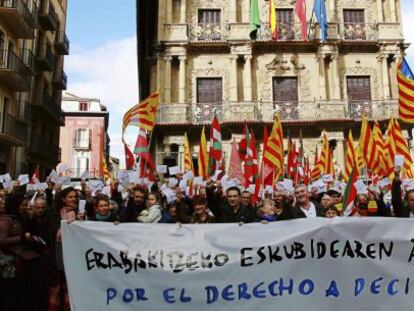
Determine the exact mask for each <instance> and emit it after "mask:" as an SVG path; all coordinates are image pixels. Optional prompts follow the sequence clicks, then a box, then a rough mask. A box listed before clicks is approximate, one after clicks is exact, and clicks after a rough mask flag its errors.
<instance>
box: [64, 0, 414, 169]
mask: <svg viewBox="0 0 414 311" xmlns="http://www.w3.org/2000/svg"><path fill="white" fill-rule="evenodd" d="M135 3H136V1H135V0H117V1H114V0H69V1H68V5H69V7H68V18H67V34H68V37H69V39H70V55H69V56H67V57H66V58H65V72H66V73H67V74H68V90H67V91H68V92H71V93H74V94H76V95H79V96H82V97H93V98H99V99H100V100H101V103H102V104H104V105H106V107H107V108H108V110H109V115H110V117H109V129H108V131H109V135H110V137H111V143H110V146H111V156H115V157H117V158H119V159H120V160H121V163H124V151H123V145H122V142H121V121H122V117H123V114H124V113H125V112H126V111H127V110H128V109H129V108H130V107H132V106H133V105H135V104H136V103H137V101H138V76H137V75H138V74H137V53H136V20H135V18H136V16H135V14H136V9H135ZM401 5H402V12H403V29H404V36H405V39H406V42H411V43H413V45H412V46H411V47H410V48H409V49H408V50H407V60H408V62H409V64H410V65H411V67H412V68H413V69H414V31H413V26H414V24H413V21H414V0H402V1H401ZM132 131H133V130H131V129H130V130H128V135H127V141H128V142H129V143H130V144H132V145H133V144H134V142H133V138H132V135H131V133H132ZM131 140H132V141H131Z"/></svg>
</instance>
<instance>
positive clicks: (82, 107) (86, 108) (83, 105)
mask: <svg viewBox="0 0 414 311" xmlns="http://www.w3.org/2000/svg"><path fill="white" fill-rule="evenodd" d="M79 111H89V103H88V102H79Z"/></svg>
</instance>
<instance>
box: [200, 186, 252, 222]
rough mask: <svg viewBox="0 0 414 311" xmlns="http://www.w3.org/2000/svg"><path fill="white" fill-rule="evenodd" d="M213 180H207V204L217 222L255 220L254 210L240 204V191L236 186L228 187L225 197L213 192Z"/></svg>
mask: <svg viewBox="0 0 414 311" xmlns="http://www.w3.org/2000/svg"><path fill="white" fill-rule="evenodd" d="M214 190H215V186H214V182H213V180H211V179H210V180H208V181H207V188H206V194H207V206H208V208H209V209H210V210H211V212H212V213H213V215H214V217H215V218H216V221H217V222H219V223H230V222H239V223H249V222H255V221H257V220H258V219H257V217H256V215H255V214H254V212H253V211H252V210H251V209H249V208H248V207H246V206H243V205H242V204H241V191H240V189H239V188H238V187H230V188H228V189H227V190H226V197H225V198H223V197H221V196H220V193H218V192H216V193H215V191H214Z"/></svg>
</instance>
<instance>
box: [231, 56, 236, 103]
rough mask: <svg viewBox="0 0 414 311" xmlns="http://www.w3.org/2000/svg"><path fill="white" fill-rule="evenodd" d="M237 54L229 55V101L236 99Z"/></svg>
mask: <svg viewBox="0 0 414 311" xmlns="http://www.w3.org/2000/svg"><path fill="white" fill-rule="evenodd" d="M237 58H238V56H237V55H231V56H230V61H231V65H230V70H231V71H230V72H231V74H230V101H232V102H236V101H237V99H238V98H237V87H238V86H237Z"/></svg>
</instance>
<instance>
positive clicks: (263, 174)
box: [260, 126, 273, 186]
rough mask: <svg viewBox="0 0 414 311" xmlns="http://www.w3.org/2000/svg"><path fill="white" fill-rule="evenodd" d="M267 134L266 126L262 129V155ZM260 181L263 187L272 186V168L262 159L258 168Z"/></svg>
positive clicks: (267, 137)
mask: <svg viewBox="0 0 414 311" xmlns="http://www.w3.org/2000/svg"><path fill="white" fill-rule="evenodd" d="M268 139H269V134H268V133H267V128H266V126H265V127H264V129H263V154H264V150H266V145H267V140H268ZM260 181H261V184H262V185H263V186H271V185H272V184H273V168H272V167H271V166H270V165H268V164H267V163H266V161H265V160H264V157H262V164H261V168H260Z"/></svg>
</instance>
